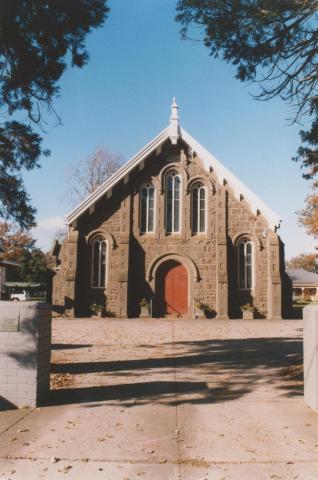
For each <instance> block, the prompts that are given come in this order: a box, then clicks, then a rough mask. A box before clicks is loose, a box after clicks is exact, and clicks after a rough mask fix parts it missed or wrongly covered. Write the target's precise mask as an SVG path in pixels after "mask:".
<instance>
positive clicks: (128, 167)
mask: <svg viewBox="0 0 318 480" xmlns="http://www.w3.org/2000/svg"><path fill="white" fill-rule="evenodd" d="M171 109H172V112H171V117H170V125H169V126H168V127H167V128H165V129H164V130H163V131H162V132H161V133H159V135H157V136H156V137H155V138H154V139H153V140H151V141H150V142H149V143H148V144H147V145H146V146H145V147H144V148H142V149H141V150H140V151H139V152H138V153H136V155H134V156H133V157H132V158H131V159H130V160H129V161H128V162H127V163H125V164H124V165H123V166H122V167H121V168H119V169H118V170H117V171H116V172H115V173H114V174H113V175H112V176H111V177H109V178H108V179H107V180H106V181H105V182H104V183H103V184H102V185H101V186H100V187H98V188H97V189H96V190H95V191H94V192H93V193H91V194H90V195H89V196H88V197H86V199H84V200H83V201H82V202H81V203H80V204H79V205H78V206H77V207H76V208H75V209H74V210H73V211H72V212H71V213H70V214H69V215H68V216H67V223H68V224H69V225H70V224H72V223H73V222H75V221H76V220H77V218H79V217H80V216H81V215H82V214H83V213H84V212H86V211H87V210H88V209H89V208H90V207H92V206H93V205H94V204H95V203H96V202H97V201H98V200H99V199H100V198H102V197H103V196H104V195H105V194H106V193H107V192H108V191H110V190H111V189H112V188H113V187H114V186H115V185H116V184H117V183H118V182H119V181H120V180H122V179H123V178H124V177H125V176H126V175H129V173H130V172H131V171H132V170H133V169H135V168H136V167H137V166H138V165H139V164H140V163H141V162H142V161H143V160H145V159H146V158H147V157H148V156H149V155H150V154H151V153H153V152H154V151H155V150H156V149H157V148H158V147H160V146H161V145H162V144H163V143H164V142H165V141H167V140H168V139H170V141H171V143H172V144H176V143H177V141H178V139H179V138H180V139H182V140H183V141H184V142H185V143H186V144H187V145H188V147H190V149H192V151H194V152H196V154H197V155H198V157H199V158H200V159H201V160H202V161H203V163H204V166H205V168H206V169H207V170H209V169H210V168H212V169H213V171H214V172H215V174H216V176H217V179H218V181H219V182H220V183H221V184H223V182H226V183H227V184H228V185H229V186H230V187H231V188H232V189H233V191H234V195H235V197H236V199H237V200H240V199H241V198H242V197H243V198H244V199H245V200H246V201H247V202H248V204H249V206H250V208H251V211H252V213H254V215H257V214H258V213H260V214H261V215H263V217H264V218H265V219H266V220H267V222H268V224H269V227H270V228H271V229H272V230H275V229H276V228H279V225H280V221H281V220H280V218H279V216H278V215H277V214H276V213H275V212H274V211H273V210H271V209H270V208H269V207H268V206H267V205H266V204H265V203H264V202H263V201H262V200H261V199H260V198H259V197H258V196H257V195H256V194H255V193H253V192H252V191H251V190H250V189H249V188H247V187H246V186H245V185H244V184H243V183H242V182H241V181H240V180H239V179H238V178H237V177H236V176H235V175H234V174H233V173H232V172H230V171H229V170H228V169H227V168H226V167H225V166H224V165H222V163H221V162H220V161H219V160H217V159H216V158H215V157H214V156H213V155H212V154H211V153H210V152H208V151H207V150H206V149H205V148H204V147H203V146H202V145H200V143H199V142H197V141H196V140H195V139H194V138H193V137H192V136H191V135H190V134H189V133H188V132H187V131H186V130H184V128H181V127H180V126H179V117H178V110H177V109H178V106H177V104H176V103H175V99H174V100H173V103H172V106H171Z"/></svg>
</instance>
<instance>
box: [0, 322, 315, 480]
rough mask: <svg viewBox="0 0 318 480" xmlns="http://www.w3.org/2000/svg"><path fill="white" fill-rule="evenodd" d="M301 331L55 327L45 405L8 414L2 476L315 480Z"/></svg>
mask: <svg viewBox="0 0 318 480" xmlns="http://www.w3.org/2000/svg"><path fill="white" fill-rule="evenodd" d="M301 353H302V322H301V321H298V320H292V321H281V322H276V321H272V322H271V321H264V320H262V321H259V320H258V321H247V322H243V321H236V320H235V321H234V320H233V321H227V322H226V321H216V320H205V321H198V320H195V321H188V320H187V321H185V320H175V321H172V320H115V319H114V320H106V319H102V320H92V319H85V320H84V319H83V320H54V322H53V351H52V372H53V373H52V385H53V387H54V390H52V392H51V395H50V399H49V401H48V404H49V405H48V406H46V407H42V408H38V409H21V410H16V411H8V412H2V413H0V425H1V427H0V430H1V432H2V433H0V457H1V458H0V478H6V479H8V478H12V479H32V480H33V479H42V478H43V479H55V478H65V476H66V478H68V479H76V480H80V479H88V478H93V479H94V480H95V479H103V480H117V479H120V480H133V479H134V480H135V479H141V480H150V479H151V480H157V479H160V480H161V479H162V480H163V479H164V480H170V479H175V480H177V479H184V480H190V479H191V480H194V479H195V480H199V479H201V480H203V479H209V480H210V479H211V480H212V479H213V480H214V479H215V480H228V479H232V480H238V479H240V480H241V479H243V480H245V479H251V478H253V479H255V480H262V479H266V480H267V479H288V480H290V479H304V480H311V479H312V480H313V479H317V478H318V417H317V415H316V414H315V413H314V412H312V411H311V410H310V409H309V408H308V407H306V406H305V405H304V403H303V398H302V381H301V366H300V365H301Z"/></svg>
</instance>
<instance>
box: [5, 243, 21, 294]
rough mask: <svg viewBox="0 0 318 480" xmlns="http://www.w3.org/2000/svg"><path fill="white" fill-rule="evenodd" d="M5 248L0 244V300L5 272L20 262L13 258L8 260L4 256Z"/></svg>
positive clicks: (17, 265)
mask: <svg viewBox="0 0 318 480" xmlns="http://www.w3.org/2000/svg"><path fill="white" fill-rule="evenodd" d="M5 253H6V250H5V248H4V247H3V246H2V245H1V244H0V300H2V299H3V297H4V296H5V293H6V292H5V283H6V272H7V269H8V268H10V267H13V268H16V267H20V266H21V265H20V263H18V262H16V261H15V260H8V259H6V258H5Z"/></svg>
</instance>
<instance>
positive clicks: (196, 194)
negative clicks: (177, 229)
mask: <svg viewBox="0 0 318 480" xmlns="http://www.w3.org/2000/svg"><path fill="white" fill-rule="evenodd" d="M191 228H192V233H204V232H205V231H206V189H205V186H204V185H203V184H202V183H201V182H197V183H195V184H194V185H193V187H192V189H191Z"/></svg>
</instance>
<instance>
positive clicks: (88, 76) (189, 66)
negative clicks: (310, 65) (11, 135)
mask: <svg viewBox="0 0 318 480" xmlns="http://www.w3.org/2000/svg"><path fill="white" fill-rule="evenodd" d="M110 7H111V11H110V14H109V18H108V20H107V21H106V23H105V25H104V27H103V28H102V29H99V30H96V31H94V32H93V33H92V34H91V35H90V36H89V37H88V41H87V47H88V50H89V53H90V61H89V63H88V65H87V66H86V67H85V68H83V69H81V70H78V69H69V70H67V72H66V73H65V74H64V76H63V78H62V80H61V82H60V87H61V92H60V97H59V98H58V99H57V100H56V101H55V104H54V106H55V109H56V110H57V112H58V114H59V115H60V116H61V119H62V126H55V122H54V118H48V119H47V120H48V128H47V134H46V135H45V146H46V147H47V148H49V149H50V150H51V151H52V154H51V156H50V157H49V158H48V159H43V161H42V168H41V169H38V170H36V171H32V172H28V173H27V174H25V180H26V185H27V188H28V191H29V192H30V195H31V198H32V201H33V204H34V205H35V206H36V208H37V210H38V214H37V220H38V227H37V228H36V229H35V230H34V234H35V236H36V237H37V238H38V244H39V245H40V246H41V247H42V248H44V249H47V248H49V246H50V243H51V241H52V239H53V237H54V235H55V233H56V231H57V230H58V228H59V227H61V226H62V225H63V223H64V220H63V217H64V215H65V214H67V213H68V212H69V211H70V210H71V209H72V206H71V205H70V204H69V203H68V202H67V200H66V198H65V195H64V193H65V191H66V189H67V180H66V177H67V171H68V170H69V168H70V166H71V164H73V163H74V162H76V161H79V160H83V159H85V158H86V157H87V156H88V155H90V154H91V153H92V152H93V151H94V150H95V148H96V147H98V146H104V147H106V148H108V149H110V150H112V151H114V152H118V153H121V154H123V156H124V158H125V159H126V160H128V159H129V158H130V157H131V156H132V155H133V154H134V153H135V152H136V151H137V150H139V149H140V148H142V147H143V146H144V144H146V143H147V142H148V141H149V140H151V138H152V137H154V136H155V135H157V134H158V133H159V132H160V131H161V130H162V129H163V128H165V127H166V126H167V124H168V119H169V115H170V104H171V100H172V97H173V96H174V95H175V96H176V97H177V102H178V104H179V107H180V109H179V114H180V122H181V126H183V127H184V128H185V129H186V130H187V131H188V132H189V133H190V134H191V135H192V136H194V137H195V138H196V139H197V140H198V141H199V142H200V143H201V144H202V145H204V146H205V147H206V148H207V149H208V150H209V151H210V152H211V153H212V154H213V155H214V156H216V157H217V158H218V159H219V160H220V161H221V162H222V163H224V165H225V166H226V167H227V168H229V169H230V170H232V172H233V173H234V174H236V175H237V176H238V177H239V178H240V180H241V181H243V182H244V183H245V184H246V185H247V186H248V187H249V188H251V189H252V190H253V191H254V192H255V193H256V194H257V195H258V196H259V197H260V198H261V199H262V200H264V201H265V202H266V203H267V204H268V205H269V206H270V207H271V208H272V209H273V210H275V211H276V212H277V213H278V214H279V215H280V217H281V218H282V220H283V222H282V227H281V231H280V235H281V237H282V239H283V241H284V242H285V245H286V256H287V258H289V257H291V256H293V255H296V254H298V253H301V252H303V251H313V249H314V241H313V240H312V239H311V238H310V237H308V236H307V235H306V234H305V232H304V230H303V229H302V228H300V227H298V226H297V215H296V214H295V212H296V211H297V210H299V209H301V208H302V207H303V204H304V199H305V196H306V194H307V193H308V191H309V186H310V185H309V183H308V181H305V180H303V179H302V177H301V170H300V166H299V165H298V164H295V163H294V162H292V161H291V157H292V156H293V155H295V152H296V150H297V147H298V146H299V136H298V131H299V129H300V126H299V125H292V126H291V125H290V124H289V122H288V120H287V119H288V118H290V116H291V112H290V111H289V110H288V107H287V106H286V105H285V104H283V102H282V101H280V100H279V99H275V100H273V101H271V102H257V101H255V100H253V99H252V97H251V94H250V92H251V88H250V87H248V86H247V85H245V84H241V83H240V82H239V81H238V80H235V78H234V73H235V70H234V68H233V67H231V66H230V65H227V64H226V63H224V62H222V61H219V60H214V59H211V57H210V56H209V54H208V50H207V49H206V48H205V47H204V46H203V45H202V44H200V43H198V42H191V41H182V40H181V39H180V35H179V25H178V24H177V23H176V22H175V21H174V17H175V1H174V0H151V1H147V0H134V1H133V2H127V1H125V0H116V1H111V2H110Z"/></svg>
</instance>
